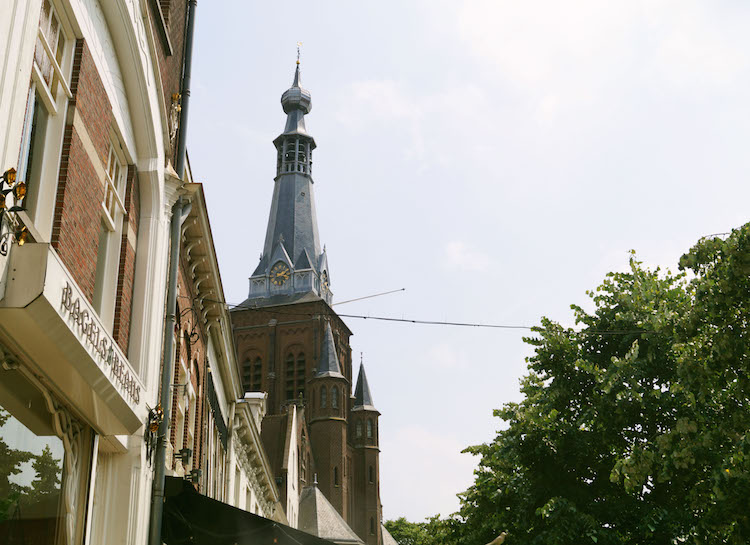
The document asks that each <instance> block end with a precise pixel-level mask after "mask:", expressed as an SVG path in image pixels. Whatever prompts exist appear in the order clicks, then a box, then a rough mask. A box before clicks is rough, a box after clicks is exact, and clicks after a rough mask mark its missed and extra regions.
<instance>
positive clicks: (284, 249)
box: [249, 65, 332, 303]
mask: <svg viewBox="0 0 750 545" xmlns="http://www.w3.org/2000/svg"><path fill="white" fill-rule="evenodd" d="M281 105H282V106H283V108H284V112H285V113H286V114H287V119H286V125H285V126H284V132H283V133H281V134H280V135H279V136H278V137H277V138H276V139H275V140H274V144H275V145H276V147H277V149H279V153H281V146H282V145H283V143H284V142H285V141H286V140H289V138H288V136H290V135H294V136H302V137H303V139H304V140H305V141H307V142H309V144H310V149H314V148H315V140H314V139H313V138H312V136H310V135H309V134H308V132H307V128H306V127H305V114H307V113H308V112H309V111H310V108H311V107H312V99H311V96H310V92H309V91H308V90H307V89H305V88H304V87H302V76H301V75H300V70H299V65H297V68H296V70H295V73H294V81H293V82H292V86H291V87H290V88H289V89H287V90H286V91H284V94H282V95H281ZM278 261H283V262H285V263H287V264H288V265H289V267H290V268H291V269H292V270H293V271H312V275H311V276H307V277H306V278H305V277H304V276H302V277H299V278H298V277H296V276H295V280H294V281H293V282H290V283H289V284H288V285H287V286H285V287H283V288H281V289H280V290H279V289H276V288H274V287H272V286H270V284H266V285H265V286H266V287H264V288H258V287H257V286H258V284H251V289H250V293H249V295H250V296H251V297H252V298H253V299H260V298H267V297H268V296H269V295H270V293H271V292H273V291H284V290H285V289H286V291H294V292H309V291H313V292H316V293H318V294H320V289H319V285H318V281H317V280H316V276H317V275H318V274H319V273H320V272H321V271H322V270H323V269H322V268H321V265H323V264H324V266H325V267H326V269H327V267H328V264H327V259H326V257H325V250H323V251H321V245H320V237H319V235H318V218H317V215H316V212H315V195H314V191H313V180H312V177H311V176H310V173H309V172H298V171H291V172H288V171H281V172H278V176H277V177H276V180H275V184H274V189H273V197H272V198H271V210H270V212H269V214H268V227H267V228H266V238H265V242H264V244H263V253H262V254H261V258H260V262H259V263H258V266H257V267H256V268H255V270H254V271H253V274H252V275H251V277H252V278H257V277H260V276H267V275H268V273H269V270H270V269H271V267H273V266H274V264H275V263H276V262H278ZM254 286H255V287H254ZM322 295H323V298H324V299H325V300H326V301H327V302H329V303H330V301H331V298H332V295H331V293H330V292H329V290H325V293H323V294H322Z"/></svg>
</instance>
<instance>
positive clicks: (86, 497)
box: [0, 244, 147, 545]
mask: <svg viewBox="0 0 750 545" xmlns="http://www.w3.org/2000/svg"><path fill="white" fill-rule="evenodd" d="M144 398H145V395H144V387H143V384H142V382H141V381H140V379H139V378H138V376H137V374H136V373H135V371H134V369H133V367H132V366H131V365H130V363H129V362H128V360H127V358H126V357H125V355H124V354H123V352H122V351H121V350H120V348H119V347H118V346H117V343H116V342H115V341H114V340H113V339H112V337H111V335H110V334H109V333H108V332H107V331H106V329H105V328H104V327H103V325H102V324H101V322H100V321H99V319H98V317H97V314H96V312H95V311H94V309H93V308H92V307H91V305H90V304H89V303H88V301H87V300H86V298H85V297H84V296H83V294H82V293H81V291H80V289H79V288H78V287H77V285H76V283H75V282H74V280H73V279H72V278H71V277H70V275H69V274H68V272H67V270H66V269H65V267H64V266H63V265H62V263H61V262H60V260H59V258H58V257H57V255H56V253H55V252H54V251H52V250H51V249H50V248H49V246H48V245H46V244H27V245H24V246H22V247H14V248H13V252H12V254H11V256H10V260H9V266H8V268H7V270H6V278H5V294H4V297H3V299H2V300H0V543H3V544H8V545H11V544H23V545H32V544H33V545H36V544H42V543H44V544H55V545H58V544H60V545H63V544H64V545H67V544H73V543H81V542H83V538H84V535H85V533H86V525H87V513H88V512H89V511H90V509H89V507H90V505H89V504H90V498H91V497H92V494H91V486H90V481H91V479H92V475H93V474H94V471H95V465H96V458H97V452H98V451H99V450H100V448H101V444H106V445H107V447H106V448H107V449H110V450H111V451H118V450H120V451H125V449H126V444H127V443H126V440H125V439H120V438H118V437H117V436H121V437H122V436H126V435H130V434H133V433H135V432H136V431H137V430H138V429H139V428H140V427H141V426H142V424H143V422H145V420H146V415H147V408H146V406H145V401H144Z"/></svg>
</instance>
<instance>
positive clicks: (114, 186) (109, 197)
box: [102, 144, 125, 231]
mask: <svg viewBox="0 0 750 545" xmlns="http://www.w3.org/2000/svg"><path fill="white" fill-rule="evenodd" d="M104 182H105V186H104V202H103V203H102V206H103V207H104V213H105V217H106V219H107V224H108V225H109V230H110V231H114V230H115V219H116V218H117V217H118V214H117V211H118V209H119V211H120V212H122V213H123V214H124V213H125V204H124V203H123V199H124V198H125V169H124V168H123V165H122V163H120V159H119V158H118V157H117V154H116V152H115V148H114V146H113V145H112V144H110V146H109V158H108V159H107V172H106V176H105V177H104Z"/></svg>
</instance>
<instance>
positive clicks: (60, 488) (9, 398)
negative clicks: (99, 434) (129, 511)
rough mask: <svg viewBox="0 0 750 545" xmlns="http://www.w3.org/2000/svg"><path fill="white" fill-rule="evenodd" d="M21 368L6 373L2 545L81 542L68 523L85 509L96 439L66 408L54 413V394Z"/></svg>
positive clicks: (0, 404)
mask: <svg viewBox="0 0 750 545" xmlns="http://www.w3.org/2000/svg"><path fill="white" fill-rule="evenodd" d="M21 369H22V368H19V369H11V370H5V369H3V370H2V371H1V372H2V379H1V380H2V386H3V387H2V388H0V446H1V447H2V450H3V457H2V461H0V505H1V506H2V511H1V512H2V515H3V516H0V542H2V543H8V544H10V543H23V544H28V543H82V542H83V536H82V535H81V534H82V528H81V526H82V525H80V524H74V525H73V526H68V520H76V519H78V518H79V515H80V514H81V512H82V510H83V509H85V502H81V498H82V491H83V490H87V489H88V476H89V475H90V474H91V472H90V463H91V458H90V455H89V453H90V452H91V451H92V444H91V439H90V437H91V434H90V432H89V429H88V428H87V427H86V426H83V425H82V424H81V423H80V422H78V421H77V420H75V418H73V417H72V415H71V414H70V412H69V411H68V410H67V409H66V408H65V407H64V405H59V406H58V405H57V404H55V406H56V408H55V412H54V413H52V412H49V411H48V407H50V405H48V402H49V400H50V399H52V398H51V397H48V395H51V394H50V393H49V392H45V393H43V386H41V383H39V384H36V383H34V382H32V381H31V380H29V379H28V376H29V375H30V373H28V374H27V373H26V372H24V371H22V370H21ZM66 421H67V422H68V423H67V424H63V423H64V422H66ZM73 430H75V431H73ZM61 432H62V433H61ZM100 460H101V458H100ZM68 517H70V519H68ZM81 518H82V517H81ZM68 532H71V533H68Z"/></svg>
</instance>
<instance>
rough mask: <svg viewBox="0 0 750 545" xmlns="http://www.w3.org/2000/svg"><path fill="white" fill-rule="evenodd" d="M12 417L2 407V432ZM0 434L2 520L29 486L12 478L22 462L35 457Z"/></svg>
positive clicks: (0, 416) (0, 426)
mask: <svg viewBox="0 0 750 545" xmlns="http://www.w3.org/2000/svg"><path fill="white" fill-rule="evenodd" d="M9 419H10V413H8V412H7V411H6V410H4V409H3V408H2V407H0V432H1V431H2V428H3V427H4V426H5V424H6V422H8V420H9ZM3 439H4V438H3V436H2V435H0V522H1V521H3V520H6V519H7V518H8V517H9V516H10V514H11V513H12V511H13V509H14V508H15V505H16V503H17V502H18V499H19V498H20V497H21V495H22V494H24V493H25V492H28V487H24V486H19V485H18V484H16V483H14V482H13V481H11V480H10V477H11V476H13V475H18V474H19V473H20V472H21V464H22V463H24V462H28V461H29V460H31V459H32V458H33V456H34V455H33V454H32V453H30V452H26V451H24V450H18V449H14V448H11V447H10V446H9V445H8V443H6V442H5V441H4V440H3Z"/></svg>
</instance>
